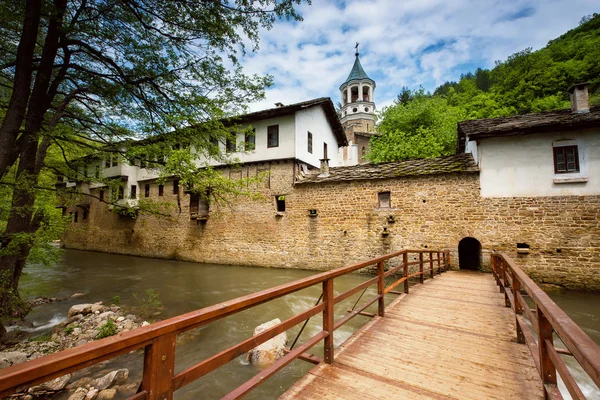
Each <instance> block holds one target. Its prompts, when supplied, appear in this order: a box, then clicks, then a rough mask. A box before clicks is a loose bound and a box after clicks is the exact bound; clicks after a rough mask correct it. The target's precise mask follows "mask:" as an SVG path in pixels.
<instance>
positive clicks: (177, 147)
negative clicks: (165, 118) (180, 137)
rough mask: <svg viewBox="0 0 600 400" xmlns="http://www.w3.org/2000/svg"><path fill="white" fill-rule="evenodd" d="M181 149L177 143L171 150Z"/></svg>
mask: <svg viewBox="0 0 600 400" xmlns="http://www.w3.org/2000/svg"><path fill="white" fill-rule="evenodd" d="M180 148H181V145H180V144H179V143H175V144H174V145H173V150H179V149H180Z"/></svg>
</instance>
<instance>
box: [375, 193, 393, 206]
mask: <svg viewBox="0 0 600 400" xmlns="http://www.w3.org/2000/svg"><path fill="white" fill-rule="evenodd" d="M378 199H379V208H391V207H392V204H391V193H390V192H379V194H378Z"/></svg>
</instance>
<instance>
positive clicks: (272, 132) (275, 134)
mask: <svg viewBox="0 0 600 400" xmlns="http://www.w3.org/2000/svg"><path fill="white" fill-rule="evenodd" d="M267 147H279V125H271V126H268V127H267Z"/></svg>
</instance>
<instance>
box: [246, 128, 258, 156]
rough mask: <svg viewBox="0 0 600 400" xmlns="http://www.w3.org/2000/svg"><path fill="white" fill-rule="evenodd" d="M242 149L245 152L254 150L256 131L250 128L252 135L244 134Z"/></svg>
mask: <svg viewBox="0 0 600 400" xmlns="http://www.w3.org/2000/svg"><path fill="white" fill-rule="evenodd" d="M244 148H245V149H246V151H254V150H256V129H254V128H252V133H249V132H246V133H245V134H244Z"/></svg>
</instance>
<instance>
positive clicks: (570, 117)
mask: <svg viewBox="0 0 600 400" xmlns="http://www.w3.org/2000/svg"><path fill="white" fill-rule="evenodd" d="M590 127H600V106H595V107H590V111H589V112H586V113H573V112H572V111H571V110H570V109H567V110H556V111H547V112H541V113H532V114H523V115H515V116H513V117H500V118H485V119H477V120H474V121H463V122H459V123H458V147H457V152H462V151H463V150H464V145H465V141H464V138H465V137H466V136H468V137H469V139H470V140H475V139H481V138H486V137H496V136H511V135H524V134H529V133H543V132H555V131H567V130H572V129H582V128H590Z"/></svg>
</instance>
